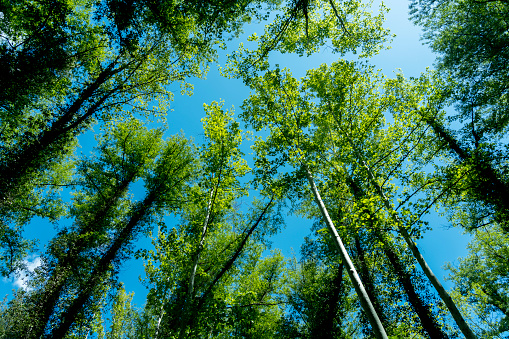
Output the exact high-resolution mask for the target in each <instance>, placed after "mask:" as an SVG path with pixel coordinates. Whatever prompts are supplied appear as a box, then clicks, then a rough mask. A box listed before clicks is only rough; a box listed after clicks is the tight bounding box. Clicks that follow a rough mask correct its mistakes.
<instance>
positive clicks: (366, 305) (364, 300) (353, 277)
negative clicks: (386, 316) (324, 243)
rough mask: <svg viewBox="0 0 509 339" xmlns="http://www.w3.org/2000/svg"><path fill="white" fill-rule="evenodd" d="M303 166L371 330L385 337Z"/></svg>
mask: <svg viewBox="0 0 509 339" xmlns="http://www.w3.org/2000/svg"><path fill="white" fill-rule="evenodd" d="M303 167H304V170H305V171H306V176H307V179H308V181H309V185H310V186H311V191H312V192H313V195H314V197H315V202H316V204H317V205H318V208H319V209H320V212H321V214H322V217H323V219H324V220H325V223H326V224H327V227H328V228H329V231H330V232H331V233H332V235H333V238H334V242H335V244H336V245H337V247H338V250H339V254H340V256H341V260H342V261H343V263H344V264H345V266H346V268H347V272H348V275H349V277H350V280H351V281H352V284H353V286H354V288H355V292H356V293H357V295H358V296H359V300H360V302H361V305H362V308H363V309H364V312H366V316H367V317H368V320H369V323H370V325H371V327H372V328H373V332H374V334H375V336H376V338H378V339H387V334H386V333H385V329H384V327H383V325H382V322H381V321H380V319H379V317H378V315H377V314H376V311H375V309H374V307H373V304H372V303H371V301H370V299H369V296H368V294H367V293H366V290H365V288H364V286H363V285H362V282H361V279H360V278H359V275H358V274H357V271H356V270H355V267H354V265H353V263H352V260H351V259H350V256H349V255H348V252H347V251H346V248H345V246H344V245H343V241H342V240H341V237H340V236H339V234H338V232H337V230H336V227H334V223H333V222H332V220H331V218H330V216H329V213H328V212H327V208H326V207H325V204H324V203H323V200H322V198H321V197H320V193H319V192H318V188H317V187H316V185H315V180H314V179H313V176H312V175H311V172H310V170H309V168H308V166H307V165H306V164H303Z"/></svg>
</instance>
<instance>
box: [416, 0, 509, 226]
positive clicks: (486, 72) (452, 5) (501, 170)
mask: <svg viewBox="0 0 509 339" xmlns="http://www.w3.org/2000/svg"><path fill="white" fill-rule="evenodd" d="M410 7H411V11H412V14H413V19H414V21H415V22H416V23H417V24H419V25H421V26H422V27H423V29H424V32H425V33H424V38H425V39H426V40H427V42H428V43H429V44H430V47H431V48H432V49H433V50H434V51H435V52H437V53H438V63H437V65H438V71H439V73H438V74H439V76H435V77H434V78H428V79H427V81H433V83H434V84H435V85H434V86H435V91H436V93H435V94H434V102H431V101H429V103H430V104H431V106H430V108H431V109H429V110H428V113H431V114H422V112H421V115H422V117H423V119H425V120H426V121H427V123H428V124H429V125H430V126H431V127H432V128H433V130H434V131H435V133H436V135H437V136H439V137H440V138H441V139H442V140H443V143H444V145H445V146H446V147H447V148H448V153H449V159H451V163H450V164H449V166H448V167H447V168H444V169H443V172H444V175H443V177H445V178H446V179H448V180H447V181H448V183H446V184H447V185H450V184H451V182H457V185H452V186H453V187H452V191H454V193H453V194H451V196H453V195H456V196H457V197H463V199H462V200H463V201H461V199H454V200H456V202H455V203H461V204H462V205H464V206H466V208H467V209H468V210H469V213H468V215H467V213H463V215H464V217H463V220H461V221H460V223H462V224H463V226H465V227H467V228H472V227H479V226H480V225H482V224H485V223H490V222H495V223H497V224H499V225H502V227H503V228H504V229H507V228H508V226H507V216H508V215H509V205H508V203H507V202H508V201H509V183H508V181H507V166H506V165H505V158H506V157H507V142H506V141H505V138H506V136H507V132H508V128H507V126H508V121H509V115H508V114H507V108H508V101H507V96H508V90H509V87H508V86H507V83H508V81H507V80H508V79H507V74H508V66H507V65H508V57H509V54H508V53H509V52H508V46H509V39H508V38H507V29H508V24H507V18H508V15H509V4H508V3H507V1H476V0H461V1H428V0H419V1H417V0H416V1H412V4H411V6H410ZM440 78H442V79H440ZM420 82H421V83H422V82H423V80H422V79H420ZM441 82H442V83H443V82H446V83H448V84H449V86H443V84H441ZM444 87H445V88H444ZM451 103H452V104H454V105H455V106H456V107H455V108H456V110H455V111H454V112H450V111H449V112H448V113H447V120H443V119H442V118H441V116H440V114H438V111H440V110H441V109H442V108H443V107H444V106H445V105H446V104H451ZM415 108H416V112H419V109H418V107H415ZM433 111H435V113H433ZM452 122H454V123H452ZM455 173H462V176H463V178H462V179H461V180H459V178H458V176H457V175H455ZM463 208H465V207H463Z"/></svg>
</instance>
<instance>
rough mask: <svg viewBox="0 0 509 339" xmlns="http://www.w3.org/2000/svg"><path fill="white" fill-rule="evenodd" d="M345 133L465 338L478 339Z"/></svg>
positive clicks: (415, 256) (370, 179)
mask: <svg viewBox="0 0 509 339" xmlns="http://www.w3.org/2000/svg"><path fill="white" fill-rule="evenodd" d="M343 134H344V135H345V137H346V138H347V139H348V142H349V143H350V145H351V147H352V148H353V149H354V152H355V153H356V156H357V159H359V161H360V162H361V165H362V166H363V167H364V169H365V170H366V172H367V174H368V178H369V181H370V182H371V184H372V185H373V186H374V187H375V189H376V191H377V193H378V195H379V196H380V198H381V199H382V201H383V202H384V205H385V207H386V208H387V211H389V213H390V214H391V216H392V218H393V220H394V222H395V224H396V226H397V228H398V231H399V233H400V234H401V235H402V236H403V239H404V240H405V242H406V243H407V245H408V247H409V248H410V251H412V254H413V256H414V258H415V259H416V260H417V262H418V263H419V265H420V266H421V269H422V270H423V271H424V274H426V276H427V277H428V279H429V280H430V281H431V284H433V286H434V287H435V289H436V291H437V292H438V295H439V296H440V298H442V300H443V301H444V303H445V305H446V307H447V309H448V310H449V312H450V313H451V315H452V317H453V318H454V321H455V322H456V324H457V325H458V327H459V329H460V330H461V332H462V333H463V335H464V336H465V338H467V339H476V336H475V334H474V332H472V330H471V329H470V327H469V326H468V324H467V323H466V321H465V319H463V316H462V315H461V313H460V311H459V310H458V308H457V307H456V304H455V303H454V301H453V300H452V298H451V296H450V295H449V293H447V291H446V290H445V288H444V287H443V286H442V284H441V283H440V281H439V280H438V278H437V277H436V276H435V274H434V273H433V271H432V270H431V268H430V267H429V266H428V263H427V262H426V260H425V259H424V257H423V256H422V254H421V252H420V251H419V249H418V248H417V245H416V244H415V242H414V241H413V240H412V238H411V237H410V234H408V231H407V230H406V228H404V227H403V225H402V222H401V220H400V219H399V216H398V214H397V212H396V211H394V209H393V208H392V206H391V204H390V202H389V199H387V197H386V196H385V194H384V192H383V189H382V187H381V186H380V185H379V184H378V182H377V181H376V178H375V176H374V174H373V172H372V171H371V168H369V166H368V164H367V163H366V162H365V161H364V158H363V156H362V154H361V153H360V152H359V151H358V150H357V147H356V145H355V144H354V143H353V141H352V139H350V137H349V136H348V135H347V134H346V133H343Z"/></svg>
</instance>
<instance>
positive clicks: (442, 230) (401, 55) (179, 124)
mask: <svg viewBox="0 0 509 339" xmlns="http://www.w3.org/2000/svg"><path fill="white" fill-rule="evenodd" d="M378 3H379V2H377V1H375V6H376V5H377V4H378ZM384 3H385V4H386V6H387V7H389V8H390V9H391V10H390V12H389V13H388V15H387V17H386V25H385V26H386V27H388V28H389V29H390V30H391V32H392V33H394V34H396V37H395V38H394V40H393V42H392V44H391V49H390V50H387V51H382V52H381V53H380V54H379V55H378V56H376V57H374V58H372V59H371V61H370V62H371V63H373V64H375V65H376V66H377V68H380V69H381V70H382V72H383V73H384V74H386V75H387V76H389V77H391V76H392V75H393V74H394V72H395V71H396V70H397V69H401V70H402V71H403V73H404V74H405V76H407V77H410V76H418V75H419V74H420V73H421V72H424V71H425V69H426V67H432V66H433V61H434V59H435V57H434V55H433V54H432V53H431V52H430V50H429V49H428V48H427V46H423V45H422V41H420V33H421V31H420V29H419V28H418V27H415V26H413V24H412V23H411V22H409V20H408V14H407V13H408V1H406V0H388V1H384ZM262 29H263V27H262V26H255V25H253V26H251V27H247V28H246V30H247V31H249V32H252V31H256V30H260V31H259V32H257V33H258V35H261V33H262V31H261V30H262ZM337 58H338V56H334V55H331V54H330V53H329V52H327V50H326V49H325V50H323V51H322V52H320V53H317V54H315V55H313V56H312V57H309V58H306V57H303V58H298V57H295V56H291V57H289V56H287V55H284V56H279V57H277V58H276V59H274V60H275V61H274V62H277V63H279V64H280V65H281V67H287V68H290V69H291V70H292V72H293V74H294V75H295V76H303V75H304V74H305V72H306V70H307V69H311V68H315V67H317V66H318V65H320V64H322V63H329V64H330V63H331V62H333V61H335V60H336V59H337ZM220 61H224V58H222V59H221V60H220ZM191 82H192V83H194V84H195V90H194V95H193V96H191V97H187V96H180V95H179V94H178V93H179V91H180V88H179V86H178V85H177V84H176V85H174V88H173V89H174V91H175V93H176V95H175V101H174V102H173V103H172V105H171V107H172V109H173V112H172V113H171V114H170V115H169V116H168V121H169V125H170V131H169V132H170V133H171V134H173V133H177V132H179V131H183V132H184V134H185V135H186V136H187V137H193V138H194V139H195V141H196V142H197V143H201V142H202V124H201V121H200V119H201V118H202V117H203V116H204V111H203V104H204V103H207V104H209V103H211V102H212V101H219V100H224V102H225V108H229V107H232V106H234V107H235V108H236V110H240V105H241V103H242V100H243V99H244V98H246V97H247V96H248V95H249V90H248V89H247V88H246V87H245V86H244V85H243V84H242V82H241V81H239V80H230V79H225V78H222V77H221V76H220V75H219V73H218V71H217V69H215V68H214V66H212V67H211V71H210V73H209V75H208V79H207V80H191ZM91 140H93V139H92V138H90V137H87V138H82V139H81V143H82V144H83V143H90V142H91ZM83 146H85V147H84V149H86V148H87V147H88V146H90V145H86V144H85V145H83ZM428 221H430V226H431V227H432V228H433V231H431V232H428V233H426V234H425V235H424V239H423V240H421V241H419V242H418V244H419V247H420V248H421V250H422V252H423V254H424V256H425V258H426V260H427V261H428V263H429V265H430V267H431V268H432V269H433V271H434V272H435V273H436V274H437V276H438V277H439V279H440V280H441V281H442V283H444V280H443V274H444V271H443V270H442V266H443V265H444V263H445V262H448V261H449V262H454V261H455V260H456V259H457V258H458V257H459V256H463V255H465V254H466V250H465V246H466V242H467V240H468V239H467V238H466V237H465V236H462V235H461V231H460V230H457V229H447V228H448V227H447V226H448V223H447V220H446V219H444V218H439V217H437V216H436V215H434V216H432V217H430V218H429V219H428ZM310 225H311V222H310V221H306V220H302V219H299V218H296V217H290V218H288V220H287V228H286V229H285V230H283V231H282V232H281V233H280V234H278V235H277V236H275V237H274V238H273V239H272V241H273V248H280V249H281V250H282V251H283V254H285V255H286V256H290V255H291V254H292V253H295V254H298V253H299V248H300V244H301V243H302V240H303V237H304V236H306V235H308V234H309V233H310V231H309V227H310ZM26 233H27V235H28V236H29V237H31V238H35V237H36V238H39V239H40V240H41V246H40V247H41V249H42V244H44V242H46V241H47V240H48V239H49V237H50V236H51V235H52V234H54V232H53V228H52V226H51V225H48V224H47V223H45V222H41V221H40V220H36V222H35V223H33V224H32V225H31V226H30V227H29V228H28V229H27V232H26ZM148 244H149V241H146V240H145V241H142V242H141V245H142V246H143V245H148ZM292 249H293V252H292ZM32 261H33V265H35V264H36V263H37V258H32ZM33 265H32V266H33ZM139 275H143V266H142V263H141V262H140V261H135V260H132V261H129V262H127V263H125V264H124V265H123V267H122V270H121V279H122V280H124V281H125V285H126V289H127V291H134V292H135V294H136V296H135V303H137V304H138V306H141V305H142V304H143V303H144V296H145V294H146V292H145V291H144V288H143V287H142V286H141V285H140V284H139V282H138V276H139ZM16 283H18V285H16ZM17 286H19V282H17V281H16V279H14V278H13V279H4V280H3V281H0V296H2V297H3V296H4V295H6V294H7V293H10V291H11V289H13V288H16V287H17ZM445 286H446V287H447V288H449V287H451V285H450V284H448V283H445Z"/></svg>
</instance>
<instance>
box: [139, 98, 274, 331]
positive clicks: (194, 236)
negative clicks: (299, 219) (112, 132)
mask: <svg viewBox="0 0 509 339" xmlns="http://www.w3.org/2000/svg"><path fill="white" fill-rule="evenodd" d="M204 107H205V111H206V113H207V115H206V117H205V118H203V125H204V132H205V133H204V135H205V144H204V145H202V147H201V148H200V153H199V155H200V156H199V166H200V170H199V173H200V176H199V177H198V178H197V181H196V185H195V186H194V187H193V188H192V189H191V191H190V194H189V199H188V202H187V204H186V206H185V207H184V208H183V209H182V211H181V212H180V213H179V216H180V218H181V220H180V222H179V224H178V225H177V226H176V227H175V228H173V229H168V228H167V227H166V226H161V228H160V230H159V232H158V234H157V236H156V237H154V238H153V242H154V245H155V249H156V250H155V251H149V252H146V253H145V254H144V256H145V258H146V259H147V260H149V262H148V265H147V267H146V270H147V277H148V279H147V283H148V286H149V287H150V288H151V290H150V293H149V297H148V300H149V303H148V305H147V307H146V312H147V314H150V316H151V317H152V318H154V321H153V325H151V326H153V328H154V334H153V336H154V337H180V338H182V337H187V336H201V335H205V334H204V333H209V332H210V333H217V334H219V333H235V332H236V331H241V329H243V331H244V332H245V333H247V332H250V331H248V327H246V325H242V326H241V325H239V323H240V322H243V321H247V320H246V318H249V319H250V320H249V322H250V324H251V325H253V324H258V322H257V321H256V319H257V318H263V312H262V311H260V309H264V310H266V311H267V312H268V313H272V311H271V308H274V309H276V308H277V304H274V305H272V303H271V302H269V301H267V300H268V299H269V298H271V295H272V294H273V293H274V292H273V291H272V287H271V286H272V285H273V284H277V282H278V279H276V277H277V276H279V273H278V274H275V275H274V277H273V278H271V279H270V281H269V282H268V283H269V286H267V287H264V286H263V284H262V283H261V284H262V286H258V285H257V284H254V286H252V287H249V286H246V284H247V285H249V284H252V283H254V282H255V281H256V280H260V279H262V278H261V277H262V276H263V275H264V274H266V272H265V271H267V270H268V271H270V270H272V269H275V270H276V271H279V270H280V269H281V268H280V267H279V266H281V265H282V263H283V260H282V258H281V256H280V255H277V254H275V255H274V256H273V257H272V258H269V259H266V260H261V259H260V254H261V250H262V249H263V248H264V247H265V246H263V244H262V242H263V235H264V234H270V233H272V232H274V229H277V227H279V226H278V223H280V222H281V220H280V219H279V216H278V213H277V209H276V208H275V205H276V201H275V200H274V199H273V198H272V199H270V200H269V201H268V202H266V203H265V202H263V203H262V202H261V201H256V200H255V201H254V202H253V206H252V207H251V210H250V211H248V212H243V211H241V210H244V209H245V208H243V207H240V206H239V205H237V204H238V202H237V201H239V200H240V199H242V198H243V197H245V196H246V195H247V188H248V186H247V185H248V183H247V182H243V177H244V176H245V175H246V174H247V173H248V172H249V170H250V168H249V167H248V166H247V163H246V161H245V160H244V159H243V158H242V155H243V153H242V152H241V151H240V145H241V142H242V141H243V139H244V133H243V132H242V131H241V130H240V129H239V125H238V123H237V122H236V121H235V120H234V119H233V111H225V110H223V109H222V105H220V104H218V103H216V102H214V103H212V104H211V105H204ZM270 262H272V263H273V265H275V266H274V267H273V268H270V267H272V266H271V265H272V264H268V263H270ZM266 265H268V267H266ZM245 266H248V267H249V269H246V268H245ZM264 267H266V268H264ZM272 279H274V281H272ZM262 280H263V279H262ZM243 288H245V289H246V290H245V291H243V292H239V290H242V289H243ZM239 293H243V294H245V296H243V297H242V298H241V299H242V300H241V301H240V300H239V301H237V298H239V297H238V296H237V295H238V294H239ZM256 295H260V296H261V297H260V298H257V297H256ZM253 299H254V300H253ZM248 314H249V317H248ZM260 321H262V320H260ZM253 326H256V325H253ZM200 333H201V334H200ZM258 334H260V333H258ZM225 335H226V334H225ZM246 335H247V334H246ZM251 335H253V334H251Z"/></svg>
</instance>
